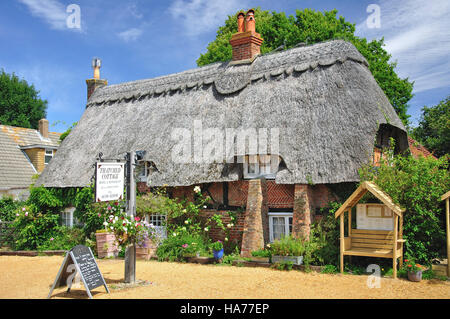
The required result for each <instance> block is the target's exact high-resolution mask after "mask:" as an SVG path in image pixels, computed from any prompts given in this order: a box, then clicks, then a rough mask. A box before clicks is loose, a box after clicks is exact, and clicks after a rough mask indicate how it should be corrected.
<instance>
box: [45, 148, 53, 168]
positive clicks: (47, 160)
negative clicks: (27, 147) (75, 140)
mask: <svg viewBox="0 0 450 319" xmlns="http://www.w3.org/2000/svg"><path fill="white" fill-rule="evenodd" d="M52 158H53V150H51V149H45V160H44V163H45V165H47V164H48V163H50V161H51V160H52Z"/></svg>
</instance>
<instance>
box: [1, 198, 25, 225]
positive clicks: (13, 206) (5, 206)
mask: <svg viewBox="0 0 450 319" xmlns="http://www.w3.org/2000/svg"><path fill="white" fill-rule="evenodd" d="M24 205H25V202H22V201H15V200H14V199H13V198H12V197H4V198H0V220H1V221H4V222H11V221H14V219H16V210H17V209H18V208H20V207H23V206H24Z"/></svg>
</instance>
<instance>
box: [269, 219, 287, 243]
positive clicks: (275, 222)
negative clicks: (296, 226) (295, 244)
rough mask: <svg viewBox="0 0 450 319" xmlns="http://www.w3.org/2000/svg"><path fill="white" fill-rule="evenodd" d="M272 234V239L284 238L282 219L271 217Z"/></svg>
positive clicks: (283, 222)
mask: <svg viewBox="0 0 450 319" xmlns="http://www.w3.org/2000/svg"><path fill="white" fill-rule="evenodd" d="M272 228H273V229H272V233H273V239H274V240H276V239H281V238H282V237H283V236H285V235H286V234H285V230H286V227H285V221H284V217H272Z"/></svg>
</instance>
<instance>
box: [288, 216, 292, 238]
mask: <svg viewBox="0 0 450 319" xmlns="http://www.w3.org/2000/svg"><path fill="white" fill-rule="evenodd" d="M290 234H292V217H289V234H288V235H290Z"/></svg>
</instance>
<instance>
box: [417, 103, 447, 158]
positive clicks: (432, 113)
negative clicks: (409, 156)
mask: <svg viewBox="0 0 450 319" xmlns="http://www.w3.org/2000/svg"><path fill="white" fill-rule="evenodd" d="M412 135H413V136H414V138H415V139H417V140H418V141H419V142H420V143H422V144H423V145H424V146H425V147H426V148H428V149H429V150H430V151H433V152H434V155H436V156H438V157H439V156H443V155H445V154H450V95H449V96H447V98H446V99H444V100H442V101H441V102H440V103H439V104H438V105H435V106H432V107H427V106H424V107H423V108H422V115H421V117H420V121H419V126H417V127H416V128H414V129H413V132H412Z"/></svg>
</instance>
